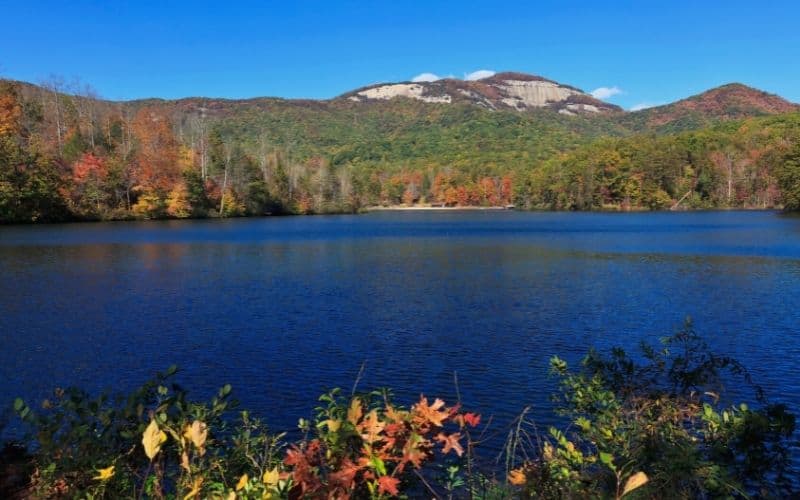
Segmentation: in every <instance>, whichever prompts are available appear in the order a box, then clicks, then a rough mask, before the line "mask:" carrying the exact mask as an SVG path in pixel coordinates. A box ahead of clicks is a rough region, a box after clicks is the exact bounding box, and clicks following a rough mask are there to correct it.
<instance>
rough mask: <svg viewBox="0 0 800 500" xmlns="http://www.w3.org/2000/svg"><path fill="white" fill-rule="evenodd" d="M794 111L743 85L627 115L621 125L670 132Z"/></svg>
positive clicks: (798, 108)
mask: <svg viewBox="0 0 800 500" xmlns="http://www.w3.org/2000/svg"><path fill="white" fill-rule="evenodd" d="M793 111H800V105H797V104H794V103H791V102H789V101H787V100H786V99H784V98H782V97H780V96H777V95H775V94H770V93H767V92H764V91H763V90H758V89H754V88H752V87H748V86H747V85H743V84H741V83H729V84H727V85H722V86H720V87H716V88H713V89H711V90H707V91H705V92H703V93H701V94H697V95H695V96H691V97H688V98H686V99H682V100H680V101H677V102H674V103H671V104H666V105H664V106H658V107H653V108H648V109H643V110H640V111H636V112H632V113H626V114H625V116H623V117H620V119H619V120H618V121H619V122H620V123H621V124H623V125H626V126H627V127H629V128H632V129H634V130H636V129H652V130H659V131H665V132H669V131H679V130H687V129H695V128H699V127H703V126H706V125H710V124H711V123H713V122H715V121H724V120H736V119H742V118H750V117H757V116H767V115H775V114H781V113H791V112H793Z"/></svg>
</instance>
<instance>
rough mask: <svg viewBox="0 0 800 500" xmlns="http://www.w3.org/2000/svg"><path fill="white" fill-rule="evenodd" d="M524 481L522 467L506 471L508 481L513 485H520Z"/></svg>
mask: <svg viewBox="0 0 800 500" xmlns="http://www.w3.org/2000/svg"><path fill="white" fill-rule="evenodd" d="M526 481H527V479H526V478H525V472H523V470H522V469H514V470H512V471H511V472H509V473H508V482H509V483H511V484H513V485H514V486H522V485H523V484H525V482H526Z"/></svg>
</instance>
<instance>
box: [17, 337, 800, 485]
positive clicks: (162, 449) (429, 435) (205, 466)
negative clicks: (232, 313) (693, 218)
mask: <svg viewBox="0 0 800 500" xmlns="http://www.w3.org/2000/svg"><path fill="white" fill-rule="evenodd" d="M551 371H552V374H553V375H554V376H556V377H558V378H559V380H560V383H561V391H560V393H559V394H558V395H557V396H556V400H557V408H558V410H557V411H558V412H559V413H560V414H561V415H562V417H563V418H564V419H565V421H568V422H570V425H569V426H568V427H567V428H566V429H564V430H557V429H555V428H551V429H549V430H548V432H547V433H544V434H543V433H540V432H539V431H538V429H537V428H536V426H535V423H534V422H533V421H532V420H531V419H530V418H529V416H528V415H529V413H530V411H529V409H525V410H523V411H522V413H521V414H520V416H519V417H518V418H517V419H515V421H514V422H512V423H510V424H509V425H508V427H507V429H506V431H507V432H508V439H507V442H506V446H505V449H504V452H503V454H502V456H501V458H502V459H503V463H504V465H505V470H504V471H503V473H502V474H500V479H498V478H497V477H496V475H497V474H499V473H500V469H502V467H501V466H499V465H498V466H495V467H489V468H482V467H479V466H478V465H477V464H478V463H479V462H478V461H477V455H478V454H477V452H476V450H477V451H479V445H480V443H481V442H482V441H484V440H485V436H486V435H487V431H490V429H489V428H490V425H491V419H483V422H482V421H481V416H480V415H478V414H475V413H470V412H465V411H463V410H462V409H461V407H460V405H459V404H456V405H454V406H447V405H446V404H445V402H443V401H442V400H439V399H434V400H429V399H428V398H425V397H420V399H419V400H418V401H417V402H416V403H414V404H413V405H411V406H410V407H408V408H404V407H402V406H399V405H397V404H395V403H394V402H393V401H392V398H391V396H390V393H389V392H388V391H376V392H371V393H365V394H350V395H344V394H343V393H342V392H341V391H339V390H333V391H331V392H330V393H328V394H325V395H323V396H322V397H320V399H319V405H318V407H317V408H316V409H315V417H314V418H313V419H312V420H311V421H306V420H301V421H300V425H299V429H300V433H301V435H300V437H297V438H293V439H288V438H287V436H286V435H285V434H282V433H278V434H275V433H271V432H269V429H268V428H267V427H266V426H265V425H264V423H263V422H261V421H260V420H258V419H254V418H252V417H251V416H250V414H249V413H248V412H246V411H236V409H235V406H236V404H235V402H234V401H233V400H232V399H231V388H230V386H224V387H223V388H221V389H220V390H219V392H218V393H217V394H216V395H215V396H214V397H213V398H212V399H211V400H210V401H206V402H199V401H192V400H190V399H189V398H188V395H187V393H186V391H184V390H183V389H182V388H181V387H180V386H178V385H176V384H174V383H171V382H170V378H171V376H172V375H173V374H174V373H175V368H174V367H173V368H171V369H169V370H168V371H167V372H165V373H160V374H157V376H156V377H155V378H154V379H153V380H151V381H149V382H147V383H146V384H144V385H143V386H142V387H141V388H140V389H138V390H136V391H134V392H133V393H132V394H130V395H128V396H125V397H122V396H109V395H101V396H99V397H96V398H92V397H90V396H89V395H88V394H86V393H84V392H82V391H80V390H77V389H68V390H63V391H62V390H57V391H56V392H55V394H54V398H53V399H51V400H47V401H45V402H44V403H43V404H42V408H41V409H36V410H34V409H33V408H32V407H30V406H28V405H27V404H26V403H25V402H23V401H22V400H17V401H16V402H15V404H14V409H15V410H16V412H17V414H18V415H19V417H21V419H22V421H23V422H24V423H25V424H26V425H27V427H28V429H29V430H30V435H29V437H28V439H27V445H28V451H27V455H21V453H20V448H13V449H12V448H7V450H11V451H12V452H13V453H11V454H10V455H9V456H12V455H13V456H14V457H16V458H15V460H14V461H13V462H14V463H13V464H11V465H7V466H6V467H5V471H6V474H8V471H10V470H12V469H13V470H14V471H16V473H17V474H19V471H20V470H25V466H26V465H27V467H28V468H27V474H25V478H26V480H25V481H24V483H25V484H24V485H23V488H21V489H20V490H18V491H17V492H16V494H17V495H18V496H20V497H35V498H59V497H66V498H143V497H148V498H182V499H184V500H188V499H191V498H223V499H236V498H239V499H243V498H260V499H264V498H373V499H378V498H390V497H395V496H400V497H428V498H430V497H432V498H456V497H458V498H462V497H467V498H589V497H591V498H623V497H625V498H628V497H639V498H670V497H674V498H697V497H700V498H706V497H707V498H716V497H748V496H759V497H761V496H763V497H785V496H791V495H792V494H793V493H796V490H793V488H797V483H796V482H793V480H794V481H796V478H795V479H793V478H792V477H791V474H792V472H791V468H790V466H791V463H790V461H791V456H790V439H791V438H792V436H793V434H794V428H795V421H794V416H793V415H792V414H790V413H789V412H788V411H787V409H786V408H785V407H784V406H782V405H775V404H769V403H768V402H767V401H766V400H765V398H764V397H763V395H762V394H761V392H760V391H759V390H758V389H757V388H756V387H755V386H752V384H750V377H749V374H748V373H747V371H746V370H745V369H744V368H743V367H742V366H741V365H739V364H738V363H737V362H736V361H735V360H733V359H730V358H727V357H720V356H716V355H714V354H713V353H712V352H711V351H710V350H709V349H708V348H707V346H706V345H705V344H704V343H703V342H702V340H701V339H700V338H699V337H698V336H697V335H696V334H695V332H694V331H693V329H692V327H691V324H689V323H687V325H686V326H685V327H684V328H683V329H682V330H681V331H680V332H678V333H677V334H675V335H673V336H671V337H668V338H666V339H663V341H662V345H661V346H660V347H659V348H658V349H656V348H653V347H649V346H642V354H641V355H640V356H638V358H636V359H634V358H633V357H631V356H630V355H628V354H627V353H626V352H625V351H623V350H622V349H613V350H612V351H611V353H610V354H609V355H607V356H604V355H601V354H600V353H598V352H595V351H591V352H590V353H589V355H588V356H587V357H586V358H585V359H584V360H583V363H582V364H581V367H580V369H579V370H577V371H576V370H572V369H570V367H569V366H568V365H567V363H566V362H564V361H562V360H561V359H559V358H553V359H552V360H551ZM736 379H741V380H742V381H743V382H745V385H749V386H752V387H753V389H754V398H753V403H754V405H753V407H752V408H751V407H750V406H748V405H746V404H725V403H723V401H725V399H724V395H723V393H722V382H723V380H726V381H731V380H736ZM476 428H479V429H480V433H479V434H478V433H477V432H476ZM501 430H502V429H501ZM491 431H492V432H497V431H498V429H493V430H491ZM473 433H475V434H478V435H477V437H475V436H473ZM3 456H6V454H5V452H4V455H3ZM20 456H24V457H26V460H20ZM9 463H10V462H9ZM9 494H10V493H9Z"/></svg>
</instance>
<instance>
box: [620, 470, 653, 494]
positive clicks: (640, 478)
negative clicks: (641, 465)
mask: <svg viewBox="0 0 800 500" xmlns="http://www.w3.org/2000/svg"><path fill="white" fill-rule="evenodd" d="M649 480H650V479H649V478H648V477H647V474H645V473H644V472H637V473H636V474H634V475H632V476H631V477H629V478H628V481H627V482H626V483H625V488H624V489H623V490H622V496H625V495H627V494H628V493H630V492H631V491H633V490H635V489H636V488H639V487H641V486H644V485H645V484H647V481H649Z"/></svg>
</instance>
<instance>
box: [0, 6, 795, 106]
mask: <svg viewBox="0 0 800 500" xmlns="http://www.w3.org/2000/svg"><path fill="white" fill-rule="evenodd" d="M0 12H2V17H3V21H2V26H3V28H2V30H0V75H2V76H5V77H8V78H14V79H19V80H27V81H33V82H39V81H41V80H43V79H45V78H47V77H48V76H49V75H51V74H57V75H62V76H64V77H65V78H66V79H68V80H69V79H72V78H74V77H77V78H80V79H81V80H82V81H83V82H86V83H89V84H91V85H92V86H93V87H95V89H96V90H97V91H98V92H99V94H100V95H101V96H103V97H105V98H109V99H132V98H139V97H150V96H158V97H165V98H176V97H185V96H195V95H204V96H216V97H233V98H235V97H253V96H280V97H309V98H328V97H333V96H336V95H338V94H341V93H343V92H345V91H348V90H351V89H354V88H357V87H361V86H364V85H368V84H371V83H377V82H385V81H401V80H410V79H412V78H413V77H415V76H416V75H419V74H421V73H426V72H430V73H434V74H436V75H441V76H448V75H453V76H456V77H459V78H463V77H465V75H467V74H469V73H472V72H474V71H477V70H491V71H503V70H515V71H523V72H527V73H534V74H538V75H542V76H545V77H548V78H552V79H554V80H557V81H560V82H562V83H567V84H571V85H575V86H577V87H580V88H582V89H584V90H586V91H593V90H595V89H599V88H603V87H605V88H607V89H615V88H616V89H617V90H619V92H618V93H616V94H615V93H614V92H613V91H609V92H605V93H604V94H603V95H605V96H606V97H605V98H606V99H607V100H609V101H610V102H614V103H616V104H619V105H621V106H624V107H626V108H631V107H634V106H637V105H642V104H659V103H666V102H670V101H674V100H677V99H680V98H683V97H686V96H688V95H692V94H696V93H698V92H701V91H703V90H706V89H708V88H711V87H714V86H717V85H720V84H723V83H728V82H732V81H738V82H742V83H745V84H748V85H752V86H754V87H758V88H761V89H763V90H767V91H769V92H773V93H777V94H780V95H782V96H784V97H786V98H788V99H790V100H792V101H795V102H800V28H798V26H800V2H796V1H795V2H788V1H770V2H753V1H749V2H739V1H727V2H723V1H701V0H696V1H691V2H685V1H681V0H673V1H670V2H665V1H659V2H651V1H631V2H609V1H607V2H597V1H593V2H581V1H573V2H565V1H557V2H545V1H541V2H540V1H531V0H528V1H524V2H515V1H511V0H508V1H505V2H486V1H483V2H471V1H441V2H434V1H429V2H415V1H404V2H399V1H385V2H384V1H377V0H376V1H372V2H334V1H329V2H287V1H282V2H234V1H229V2H204V1H201V0H197V1H187V2H181V1H162V2H149V1H139V2H128V3H125V2H112V1H106V2H88V1H69V2H64V1H60V2H36V1H34V0H29V1H20V0H10V1H9V0H0Z"/></svg>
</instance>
